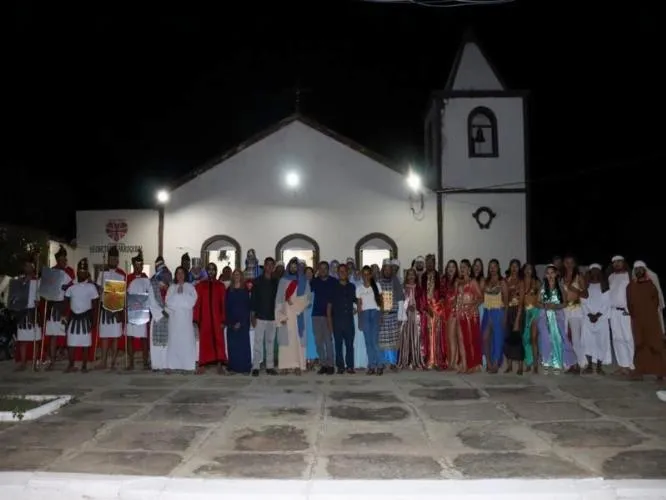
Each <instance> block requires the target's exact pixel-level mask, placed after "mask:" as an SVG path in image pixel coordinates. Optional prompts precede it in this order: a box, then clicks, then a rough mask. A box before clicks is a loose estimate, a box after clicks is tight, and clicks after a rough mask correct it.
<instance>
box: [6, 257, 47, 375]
mask: <svg viewBox="0 0 666 500" xmlns="http://www.w3.org/2000/svg"><path fill="white" fill-rule="evenodd" d="M16 281H18V282H19V283H20V284H21V289H22V290H24V292H23V295H22V300H23V304H24V305H25V307H24V308H23V309H22V310H20V311H16V341H17V343H18V354H19V356H17V362H18V363H19V364H18V366H17V367H16V371H23V370H25V369H26V368H27V366H28V358H30V359H33V357H34V356H36V355H37V354H36V353H35V352H30V353H28V347H32V346H33V344H34V345H35V346H36V342H39V341H41V340H42V335H41V332H40V328H39V323H38V319H37V315H36V311H37V306H38V305H39V280H38V279H37V275H36V269H35V260H34V258H33V257H32V256H29V257H26V258H25V259H24V261H23V273H22V275H21V276H20V277H19V278H17V280H16ZM13 299H16V297H10V301H12V300H13ZM19 302H20V301H19Z"/></svg>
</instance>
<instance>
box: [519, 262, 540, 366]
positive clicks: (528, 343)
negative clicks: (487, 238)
mask: <svg viewBox="0 0 666 500" xmlns="http://www.w3.org/2000/svg"><path fill="white" fill-rule="evenodd" d="M520 274H521V285H520V295H521V297H522V304H523V348H524V349H525V364H526V365H527V366H526V368H525V371H526V372H529V371H531V370H532V369H534V373H539V363H538V359H539V342H538V341H539V335H538V331H537V323H538V321H537V319H538V317H539V307H538V305H539V304H538V302H539V290H540V289H541V282H540V281H539V278H538V276H537V275H536V270H535V269H534V266H533V265H532V264H530V263H529V262H525V264H523V269H522V270H521V273H520Z"/></svg>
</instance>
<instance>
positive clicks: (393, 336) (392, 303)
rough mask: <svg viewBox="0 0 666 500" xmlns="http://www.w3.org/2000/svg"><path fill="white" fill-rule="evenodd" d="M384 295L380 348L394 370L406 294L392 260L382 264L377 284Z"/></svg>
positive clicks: (386, 260) (385, 260)
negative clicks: (394, 270)
mask: <svg viewBox="0 0 666 500" xmlns="http://www.w3.org/2000/svg"><path fill="white" fill-rule="evenodd" d="M377 285H378V286H379V289H380V293H381V295H382V322H381V325H380V328H379V348H380V349H381V350H382V351H383V352H384V360H385V361H386V364H388V365H389V366H390V367H391V368H392V369H395V368H396V367H397V365H398V348H399V347H400V322H399V321H398V309H399V307H400V302H404V300H405V292H404V290H403V288H402V285H400V282H399V281H398V279H397V277H396V276H394V275H393V266H392V264H391V260H390V259H384V262H382V270H381V277H380V278H379V281H378V282H377Z"/></svg>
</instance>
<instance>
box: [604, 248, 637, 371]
mask: <svg viewBox="0 0 666 500" xmlns="http://www.w3.org/2000/svg"><path fill="white" fill-rule="evenodd" d="M611 262H612V265H613V272H612V273H611V274H610V276H609V277H608V286H609V294H610V315H609V317H610V328H611V335H612V339H613V351H614V353H615V360H616V361H617V364H618V366H619V368H618V370H617V371H616V372H615V373H616V374H623V375H629V374H630V373H631V371H632V370H633V369H634V335H633V332H632V330H631V316H630V315H629V310H628V309H627V286H628V285H629V283H630V281H631V274H630V272H629V268H628V267H627V263H626V261H625V260H624V257H622V256H621V255H616V256H614V257H613V258H612V259H611Z"/></svg>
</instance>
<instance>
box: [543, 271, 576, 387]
mask: <svg viewBox="0 0 666 500" xmlns="http://www.w3.org/2000/svg"><path fill="white" fill-rule="evenodd" d="M539 307H540V308H541V311H540V313H539V323H538V328H539V355H540V357H541V364H542V366H543V368H544V371H545V372H546V374H548V373H549V372H551V371H552V372H553V373H555V374H559V373H560V372H561V371H562V370H565V369H567V368H569V367H572V366H575V365H576V354H575V353H574V352H573V348H572V347H571V342H570V341H569V338H568V336H567V330H566V319H565V316H564V308H565V307H566V303H565V301H564V294H563V292H562V289H561V288H560V282H559V273H558V271H557V267H556V266H555V265H554V264H549V265H548V267H546V276H545V278H544V280H543V285H542V287H541V291H540V292H539Z"/></svg>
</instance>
